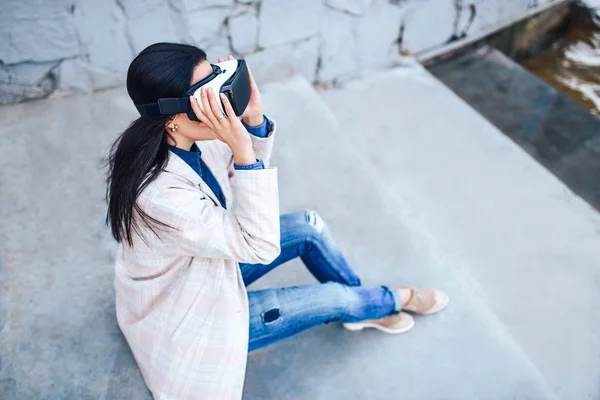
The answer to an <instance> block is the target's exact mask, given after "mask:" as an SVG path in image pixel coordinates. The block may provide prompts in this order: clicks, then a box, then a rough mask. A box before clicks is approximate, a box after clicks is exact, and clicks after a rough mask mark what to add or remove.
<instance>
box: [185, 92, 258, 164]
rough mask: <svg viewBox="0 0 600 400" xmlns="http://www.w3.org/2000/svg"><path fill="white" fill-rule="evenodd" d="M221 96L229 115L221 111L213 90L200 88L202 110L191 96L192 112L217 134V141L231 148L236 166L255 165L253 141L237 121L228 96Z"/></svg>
mask: <svg viewBox="0 0 600 400" xmlns="http://www.w3.org/2000/svg"><path fill="white" fill-rule="evenodd" d="M220 95H221V102H222V103H223V106H224V107H225V111H226V112H227V115H225V114H223V112H222V111H221V108H220V107H219V105H218V103H217V98H216V95H215V92H214V90H213V89H212V88H208V89H207V88H205V87H202V88H200V101H201V102H202V108H200V105H199V104H198V101H197V100H196V98H195V97H194V96H190V103H191V105H192V110H194V113H195V114H196V117H197V118H198V119H199V120H200V121H202V122H204V123H205V124H206V125H207V126H208V128H209V129H210V130H211V131H213V132H214V133H215V136H216V137H217V139H219V140H220V141H222V142H224V143H225V144H227V145H228V146H229V147H230V148H231V151H232V153H233V157H234V161H235V163H236V164H239V165H248V164H253V163H255V162H256V156H255V154H254V150H253V149H252V141H251V140H250V136H249V134H248V131H247V130H246V128H245V127H244V125H242V122H241V121H240V120H239V119H237V117H236V115H235V112H234V111H233V108H232V107H231V104H230V103H229V99H227V96H225V95H224V94H223V93H221V94H220Z"/></svg>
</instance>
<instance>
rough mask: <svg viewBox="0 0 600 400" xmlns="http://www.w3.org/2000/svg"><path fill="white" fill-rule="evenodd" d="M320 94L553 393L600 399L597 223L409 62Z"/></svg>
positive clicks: (551, 179)
mask: <svg viewBox="0 0 600 400" xmlns="http://www.w3.org/2000/svg"><path fill="white" fill-rule="evenodd" d="M322 95H323V97H324V99H325V100H326V102H327V104H328V105H329V106H330V109H331V110H332V112H333V113H334V114H335V115H336V117H337V118H338V120H339V121H340V131H341V132H343V135H344V137H345V138H346V140H347V141H348V142H351V143H353V145H354V147H355V148H357V149H360V151H361V158H362V159H364V160H365V162H367V163H368V164H369V166H370V170H371V171H374V173H373V175H374V176H376V178H375V177H374V178H373V180H375V179H376V180H377V182H378V184H379V185H380V186H381V187H382V188H383V189H382V190H386V191H387V193H392V194H394V196H395V198H394V199H393V200H391V201H394V200H396V201H397V208H399V209H402V210H409V212H410V213H411V214H412V215H413V217H414V219H416V220H418V221H420V223H421V224H422V225H423V229H424V231H425V232H427V234H428V235H430V237H431V238H432V240H435V242H436V243H437V244H438V246H439V248H438V252H440V253H441V254H443V255H446V256H447V257H448V259H449V260H451V261H450V264H451V265H452V266H453V268H455V269H456V271H460V273H461V274H462V275H463V276H469V277H471V278H472V279H474V280H475V281H476V282H477V284H475V285H473V288H474V289H475V290H476V291H477V294H478V296H480V297H481V298H482V299H483V300H485V303H486V304H487V306H488V307H489V308H490V309H491V310H492V311H493V312H494V313H495V315H496V316H497V317H498V318H499V319H500V320H501V321H502V322H503V324H504V325H505V326H506V327H507V329H508V331H509V333H510V334H511V336H512V337H514V338H515V341H516V343H517V344H518V345H519V347H521V348H522V349H523V351H524V352H525V353H526V354H527V356H528V357H529V358H530V359H531V360H532V362H533V363H534V364H535V366H536V367H537V368H538V369H539V371H541V373H542V374H543V376H544V377H545V378H546V381H547V382H549V383H550V385H551V387H552V389H553V390H554V391H555V393H557V394H558V395H559V396H560V398H563V399H589V398H594V399H597V398H600V393H599V392H598V381H599V380H600V336H598V334H597V332H598V331H599V330H600V308H599V307H598V304H600V290H598V289H599V282H600V280H599V273H600V272H599V271H600V217H599V215H598V214H597V213H596V212H595V211H594V210H593V209H592V208H591V207H590V206H589V205H588V204H586V203H585V202H584V201H583V200H582V199H580V198H579V197H578V196H576V195H575V194H574V193H573V192H571V191H570V190H569V189H568V188H567V187H565V185H564V184H562V183H561V182H560V181H559V180H558V179H557V178H555V177H554V176H553V175H552V174H551V173H549V172H548V171H547V170H546V169H545V168H544V167H542V166H541V165H540V164H538V163H537V162H536V161H535V160H534V159H532V158H531V157H530V156H529V155H528V154H527V153H526V152H525V151H523V150H522V149H521V148H520V147H519V146H517V145H516V144H515V143H514V142H512V141H511V140H510V139H508V138H507V137H505V136H504V135H503V134H502V132H500V131H499V130H498V129H497V128H495V127H494V126H492V125H491V124H490V123H489V122H488V121H486V120H485V119H484V118H482V117H481V116H480V115H478V114H477V112H476V111H474V110H473V109H472V108H471V107H469V106H468V105H467V104H465V103H464V102H463V101H462V100H460V99H459V98H458V97H457V96H456V95H454V94H453V93H452V92H451V91H450V90H449V89H447V88H445V87H444V86H443V85H442V84H441V83H440V82H439V81H438V80H436V79H435V78H434V77H433V76H431V75H430V74H429V73H428V72H427V71H425V70H424V69H423V68H422V67H421V66H420V65H418V64H416V63H407V65H405V66H404V67H403V68H398V69H395V70H391V71H389V72H385V73H377V74H371V75H369V74H366V75H365V78H364V79H362V80H358V81H355V82H351V83H348V84H347V85H346V86H345V87H343V88H341V89H336V90H330V91H326V92H323V93H322ZM465 331H470V328H466V329H465V327H464V326H463V327H462V329H461V332H465ZM480 354H481V355H483V356H486V358H491V359H494V356H493V355H491V357H487V356H488V355H489V354H490V353H489V352H488V351H487V350H485V349H481V353H480ZM461 366H462V364H461ZM496 376H498V375H496Z"/></svg>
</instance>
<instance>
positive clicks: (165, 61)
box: [105, 43, 206, 246]
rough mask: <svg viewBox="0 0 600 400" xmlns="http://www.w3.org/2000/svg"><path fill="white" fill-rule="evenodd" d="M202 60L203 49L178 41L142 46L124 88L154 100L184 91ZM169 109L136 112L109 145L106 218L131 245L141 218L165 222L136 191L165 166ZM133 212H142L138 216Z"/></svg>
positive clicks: (141, 99)
mask: <svg viewBox="0 0 600 400" xmlns="http://www.w3.org/2000/svg"><path fill="white" fill-rule="evenodd" d="M203 60H206V53H205V52H204V51H202V50H201V49H199V48H197V47H195V46H191V45H187V44H179V43H155V44H153V45H150V46H148V47H146V48H145V49H144V50H142V52H141V53H140V54H138V56H137V57H135V58H134V60H133V61H132V62H131V65H130V66H129V69H128V71H127V92H128V93H129V97H131V100H133V102H134V103H135V104H146V103H154V102H156V101H157V99H159V98H161V97H183V96H184V95H185V92H186V90H187V89H188V88H189V87H190V84H191V82H190V81H191V79H192V73H193V69H194V67H195V66H196V65H197V64H198V63H200V62H201V61H203ZM173 117H174V116H173V115H164V116H159V117H139V118H138V119H136V120H135V121H133V122H132V123H131V125H129V127H128V128H127V129H126V130H125V131H124V132H123V133H122V134H121V135H120V136H119V137H118V138H117V139H116V140H115V142H114V143H113V144H112V146H111V147H110V151H109V154H108V156H107V157H106V159H105V165H106V166H108V171H107V174H106V201H107V203H108V211H107V215H106V224H107V225H110V227H111V230H112V235H113V237H114V238H115V239H116V240H117V242H122V241H123V240H126V241H127V243H128V244H129V245H130V246H133V238H132V233H133V232H139V222H143V223H145V224H146V225H147V226H149V227H150V229H152V231H153V232H154V233H156V232H155V231H154V229H153V228H152V225H153V224H154V226H156V225H159V226H168V225H167V224H164V223H163V222H161V221H158V220H156V219H154V218H152V217H151V216H149V215H148V214H146V213H145V212H144V211H143V210H141V209H140V207H139V205H138V204H137V203H136V199H137V197H138V195H139V194H140V193H141V191H142V190H144V188H146V186H148V184H149V183H150V182H152V181H153V180H154V179H156V177H157V176H158V174H159V173H160V172H161V171H162V170H163V169H164V168H165V166H166V164H167V161H168V156H169V154H168V151H169V147H168V142H167V135H168V132H167V131H166V130H165V125H166V124H168V123H169V122H170V121H171V120H172V119H173ZM134 212H135V213H137V215H139V216H140V218H141V221H137V220H136V219H135V218H134V217H133V216H134Z"/></svg>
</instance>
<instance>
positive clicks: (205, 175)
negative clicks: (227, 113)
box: [169, 115, 272, 208]
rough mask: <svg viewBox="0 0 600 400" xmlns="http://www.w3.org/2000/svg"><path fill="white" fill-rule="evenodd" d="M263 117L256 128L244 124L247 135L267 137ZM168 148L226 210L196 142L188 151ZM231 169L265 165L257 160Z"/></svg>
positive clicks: (268, 124)
mask: <svg viewBox="0 0 600 400" xmlns="http://www.w3.org/2000/svg"><path fill="white" fill-rule="evenodd" d="M263 117H264V119H265V120H264V121H263V123H262V124H260V125H258V126H248V125H246V124H244V127H245V128H246V130H247V131H248V133H250V134H252V135H254V136H257V137H263V138H264V137H267V136H268V135H269V133H270V132H271V127H272V124H271V121H270V120H269V119H268V118H267V116H266V115H263ZM169 148H170V150H171V151H172V152H173V153H175V154H177V155H178V156H179V157H180V158H181V159H182V160H183V161H185V162H186V163H187V164H188V165H189V166H190V167H192V169H193V170H194V171H196V173H197V174H198V175H200V178H202V180H203V181H204V182H206V184H207V185H208V186H209V187H210V188H211V190H212V191H213V193H214V194H215V195H216V196H217V198H218V199H219V203H221V206H222V207H223V208H226V207H225V195H224V194H223V191H222V190H221V186H220V185H219V182H217V179H216V178H215V176H214V175H213V173H212V172H211V170H210V168H208V166H207V165H206V164H205V163H204V161H203V160H202V158H201V155H202V153H201V152H200V148H199V147H198V145H197V144H196V142H194V144H192V147H191V148H190V150H189V151H188V150H183V149H180V148H179V147H175V146H172V145H169ZM233 167H234V168H235V169H263V168H264V167H265V165H264V163H263V161H262V160H260V159H257V160H256V162H255V163H254V164H249V165H238V164H235V163H234V164H233Z"/></svg>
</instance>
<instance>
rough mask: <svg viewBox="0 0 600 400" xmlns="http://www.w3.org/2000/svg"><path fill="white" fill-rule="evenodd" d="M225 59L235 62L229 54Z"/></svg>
mask: <svg viewBox="0 0 600 400" xmlns="http://www.w3.org/2000/svg"><path fill="white" fill-rule="evenodd" d="M227 59H228V60H235V58H233V56H232V55H231V54H230V55H228V56H227Z"/></svg>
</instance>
